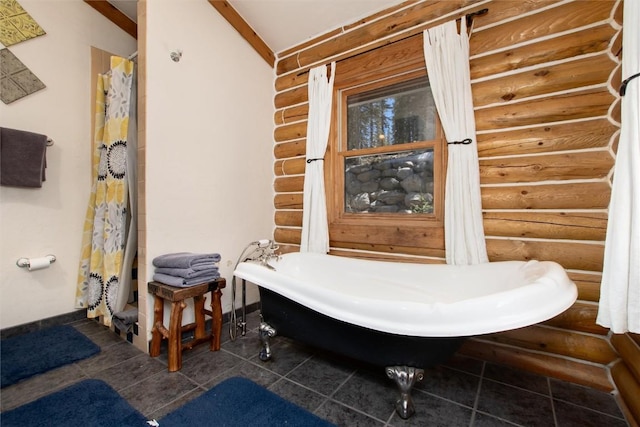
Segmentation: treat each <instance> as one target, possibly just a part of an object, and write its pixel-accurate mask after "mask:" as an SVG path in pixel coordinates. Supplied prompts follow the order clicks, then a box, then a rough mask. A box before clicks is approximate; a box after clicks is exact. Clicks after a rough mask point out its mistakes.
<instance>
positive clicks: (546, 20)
mask: <svg viewBox="0 0 640 427" xmlns="http://www.w3.org/2000/svg"><path fill="white" fill-rule="evenodd" d="M612 4H613V3H612V2H610V1H598V2H590V3H589V7H585V4H584V3H583V2H570V3H565V4H560V5H558V6H557V7H552V8H549V9H545V10H541V11H539V12H538V13H534V14H531V15H528V16H527V17H526V19H514V20H510V21H506V22H504V23H502V24H500V25H495V26H493V27H491V28H488V29H486V30H483V31H478V32H477V33H474V34H473V37H472V38H471V41H470V43H469V50H470V54H471V56H473V55H477V54H479V53H485V52H490V51H493V50H497V49H502V48H507V47H509V46H512V45H515V44H518V43H524V42H528V41H532V40H535V39H539V38H542V37H547V36H551V35H553V34H557V33H562V32H565V31H572V30H575V29H576V28H581V27H585V26H587V25H591V24H594V23H597V22H600V21H605V20H607V19H609V16H610V14H611V7H612Z"/></svg>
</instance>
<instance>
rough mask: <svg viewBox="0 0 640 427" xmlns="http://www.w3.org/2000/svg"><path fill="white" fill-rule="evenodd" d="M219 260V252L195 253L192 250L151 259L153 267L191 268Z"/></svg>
mask: <svg viewBox="0 0 640 427" xmlns="http://www.w3.org/2000/svg"><path fill="white" fill-rule="evenodd" d="M219 261H220V254H216V253H211V254H196V253H192V252H176V253H173V254H166V255H160V256H158V257H155V258H154V259H153V265H154V266H155V267H166V268H193V269H196V268H198V266H202V265H203V264H211V263H216V262H219Z"/></svg>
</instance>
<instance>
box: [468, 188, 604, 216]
mask: <svg viewBox="0 0 640 427" xmlns="http://www.w3.org/2000/svg"><path fill="white" fill-rule="evenodd" d="M480 192H481V196H482V208H483V209H486V210H491V209H606V208H607V207H608V206H609V199H610V196H611V187H610V186H609V184H608V183H607V182H581V183H568V184H548V185H514V186H500V187H482V188H481V189H480Z"/></svg>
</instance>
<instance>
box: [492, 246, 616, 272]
mask: <svg viewBox="0 0 640 427" xmlns="http://www.w3.org/2000/svg"><path fill="white" fill-rule="evenodd" d="M486 242H487V254H488V255H489V261H511V260H522V261H529V260H538V261H554V262H557V263H558V264H560V265H561V266H563V267H564V268H567V269H571V270H585V271H602V262H603V258H604V244H587V243H578V242H563V241H551V240H549V241H539V240H512V239H492V238H487V239H486Z"/></svg>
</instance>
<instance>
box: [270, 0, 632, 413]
mask: <svg viewBox="0 0 640 427" xmlns="http://www.w3.org/2000/svg"><path fill="white" fill-rule="evenodd" d="M483 8H488V9H489V12H488V13H487V14H486V15H483V16H480V17H476V18H475V21H474V26H473V30H472V34H471V38H470V51H471V58H470V70H471V78H472V91H473V99H474V108H475V117H476V127H477V131H478V134H477V140H478V152H479V158H480V177H481V194H482V205H483V215H484V228H485V234H486V243H487V250H488V254H489V258H490V260H491V261H499V260H514V259H515V260H529V259H539V260H552V261H556V262H558V263H560V264H561V265H563V266H564V267H565V268H566V269H567V271H568V273H569V275H570V277H571V278H572V279H573V280H574V281H575V282H576V284H577V285H578V288H579V299H578V301H577V302H576V304H575V305H574V306H573V307H571V308H570V309H569V310H567V312H565V313H563V314H562V315H560V316H558V317H556V318H554V319H551V320H549V321H547V322H544V323H543V324H540V325H535V326H531V327H528V328H523V329H518V330H515V331H508V332H504V333H499V334H493V335H489V336H483V337H481V338H476V339H472V340H468V341H467V343H466V344H465V345H464V346H463V348H462V350H461V351H462V352H463V353H465V354H468V355H472V356H476V357H480V358H482V359H485V360H489V361H495V362H500V363H506V364H510V365H513V366H517V367H521V368H523V369H527V370H530V371H533V372H537V373H541V374H545V375H550V376H553V377H556V378H560V379H564V380H568V381H572V382H575V383H578V384H583V385H587V386H590V387H595V388H598V389H601V390H607V391H611V390H613V389H614V388H615V385H616V384H623V385H624V387H622V386H620V387H619V388H620V389H621V395H622V398H623V400H625V401H626V399H625V395H624V393H623V391H622V389H623V388H624V389H625V390H627V392H626V393H627V395H626V396H627V398H629V397H628V396H630V395H629V394H628V392H629V391H633V392H636V393H637V390H638V384H639V382H638V380H639V379H640V373H639V372H637V369H638V366H637V362H636V363H635V364H634V363H632V364H631V366H630V365H629V363H625V361H624V360H623V359H624V356H623V359H620V357H619V353H620V352H621V350H620V349H619V348H618V347H619V346H623V347H624V348H625V349H628V347H629V346H625V345H623V344H620V343H621V342H623V341H621V339H618V338H615V339H614V340H613V344H612V340H611V338H610V334H609V331H608V330H607V329H605V328H602V327H600V326H599V325H597V324H596V322H595V319H596V315H597V302H598V298H599V289H600V279H601V273H602V263H603V255H604V240H605V232H606V224H607V206H608V203H609V197H610V191H611V179H612V167H613V165H614V161H615V151H616V147H617V145H616V144H617V137H618V134H619V120H620V111H619V109H620V107H619V96H618V94H617V88H618V87H619V84H620V57H621V27H622V18H621V8H622V4H621V2H620V1H614V0H612V1H608V0H602V1H589V2H584V1H556V0H531V1H526V2H522V1H519V0H514V1H507V0H500V1H494V0H455V1H447V2H441V1H425V0H417V1H407V2H404V3H402V4H400V5H398V6H396V7H393V8H390V9H387V10H386V11H383V12H381V13H379V14H376V15H374V16H371V17H368V18H365V19H362V20H360V21H358V22H355V23H353V24H352V25H349V26H345V27H342V28H340V29H337V30H334V31H331V32H329V33H327V34H325V35H323V36H320V37H318V38H316V39H314V40H310V41H308V42H307V43H304V44H302V45H300V46H296V47H294V48H292V49H289V50H287V51H285V52H280V53H279V55H278V60H277V63H276V72H277V78H276V82H275V88H276V92H277V94H276V96H275V100H274V104H275V114H274V123H275V125H276V129H275V131H274V139H275V146H274V155H275V162H274V174H275V177H276V178H275V183H274V188H275V191H276V195H275V198H274V204H275V208H276V214H275V225H276V227H275V232H274V237H275V239H276V240H277V241H278V242H279V243H280V245H281V247H282V248H283V250H284V251H297V250H298V245H299V243H300V231H301V223H302V210H301V209H302V187H303V182H304V168H305V162H304V155H305V136H306V125H307V123H306V120H307V113H308V104H307V78H308V73H307V71H308V70H309V69H310V68H311V67H313V66H315V65H319V64H326V63H329V62H330V61H333V60H336V61H339V62H338V68H337V70H338V74H337V75H336V82H337V81H338V79H342V80H343V81H344V80H348V81H350V82H351V81H352V82H354V83H357V82H358V79H362V78H363V77H368V76H371V75H372V73H384V74H393V72H394V66H395V64H397V63H399V62H401V61H400V59H402V61H404V63H406V61H407V58H414V60H415V64H416V66H421V65H420V64H424V57H423V53H422V31H423V30H424V29H426V28H430V27H432V26H435V25H438V24H440V23H443V22H445V21H447V20H450V19H456V18H459V17H461V16H464V15H465V14H467V13H469V12H473V11H476V10H479V9H483ZM381 46H386V47H385V49H386V50H387V51H388V50H389V49H395V50H396V53H395V55H396V57H397V58H398V59H399V60H398V61H377V62H376V60H375V58H376V53H377V52H379V49H378V48H379V47H381ZM356 55H359V56H360V57H363V58H366V60H364V59H363V61H361V62H360V63H361V64H369V65H366V66H365V65H361V66H360V67H359V68H357V69H347V68H346V67H341V66H340V61H344V60H345V59H347V58H352V57H354V56H356ZM369 58H370V59H369ZM345 62H348V61H345ZM344 234H350V236H344ZM330 236H331V252H332V253H335V254H340V255H347V256H360V257H368V258H380V259H394V255H397V254H401V255H402V259H403V260H406V259H415V260H418V261H422V262H443V257H444V247H443V243H442V242H443V236H442V232H441V230H437V229H435V230H433V231H432V232H430V233H428V235H427V234H424V235H420V236H416V237H412V236H410V235H406V236H402V244H399V241H390V240H391V239H387V238H386V237H384V236H383V237H379V236H378V237H376V233H375V231H369V232H367V231H366V230H359V229H358V227H353V229H350V230H344V229H342V230H340V235H339V236H338V233H337V232H336V231H335V230H330ZM363 236H366V238H363ZM345 241H348V242H349V243H348V244H344V242H345ZM407 255H408V256H409V257H407ZM624 342H626V341H624ZM635 352H636V353H633V352H632V353H631V354H636V356H635V357H637V342H636V350H635ZM636 360H637V359H636ZM612 368H613V375H611V372H612ZM612 378H613V382H612V380H611V379H612ZM634 378H635V382H634V381H632V379H634ZM636 411H637V407H636ZM637 416H638V415H637V414H636V417H637Z"/></svg>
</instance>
